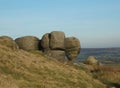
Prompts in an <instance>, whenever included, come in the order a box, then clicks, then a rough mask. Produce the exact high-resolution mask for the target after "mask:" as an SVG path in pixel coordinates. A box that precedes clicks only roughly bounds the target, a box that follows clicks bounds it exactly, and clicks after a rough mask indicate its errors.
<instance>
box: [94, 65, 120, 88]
mask: <svg viewBox="0 0 120 88" xmlns="http://www.w3.org/2000/svg"><path fill="white" fill-rule="evenodd" d="M93 68H94V72H93V76H94V77H95V78H97V79H99V80H101V81H102V82H103V83H105V84H107V85H109V86H116V88H120V66H94V67H93Z"/></svg>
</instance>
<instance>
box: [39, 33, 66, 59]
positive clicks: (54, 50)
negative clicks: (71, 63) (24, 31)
mask: <svg viewBox="0 0 120 88" xmlns="http://www.w3.org/2000/svg"><path fill="white" fill-rule="evenodd" d="M41 46H42V48H43V52H44V53H45V54H47V55H48V56H51V57H54V58H57V59H58V60H64V59H65V34H64V32H59V31H53V32H51V33H47V34H45V35H43V37H42V39H41Z"/></svg>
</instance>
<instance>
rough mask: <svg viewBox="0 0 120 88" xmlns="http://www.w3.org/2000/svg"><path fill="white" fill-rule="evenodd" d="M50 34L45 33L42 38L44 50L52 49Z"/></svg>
mask: <svg viewBox="0 0 120 88" xmlns="http://www.w3.org/2000/svg"><path fill="white" fill-rule="evenodd" d="M49 36H50V34H49V33H46V34H45V35H43V37H42V39H41V46H42V48H43V50H49V49H50V44H49V43H50V39H49Z"/></svg>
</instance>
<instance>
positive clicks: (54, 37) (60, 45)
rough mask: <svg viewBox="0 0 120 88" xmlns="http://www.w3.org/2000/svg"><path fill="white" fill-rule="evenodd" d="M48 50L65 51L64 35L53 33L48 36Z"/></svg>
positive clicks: (62, 33) (58, 32)
mask: <svg viewBox="0 0 120 88" xmlns="http://www.w3.org/2000/svg"><path fill="white" fill-rule="evenodd" d="M50 48H51V50H64V49H65V34H64V32H60V31H53V32H51V34H50Z"/></svg>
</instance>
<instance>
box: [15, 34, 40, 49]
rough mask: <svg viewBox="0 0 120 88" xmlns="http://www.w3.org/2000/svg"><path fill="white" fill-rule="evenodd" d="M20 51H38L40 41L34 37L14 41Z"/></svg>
mask: <svg viewBox="0 0 120 88" xmlns="http://www.w3.org/2000/svg"><path fill="white" fill-rule="evenodd" d="M15 42H16V43H17V44H18V46H19V48H20V49H23V50H27V51H29V50H39V42H40V40H39V39H38V38H37V37H34V36H25V37H20V38H17V39H15Z"/></svg>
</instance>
